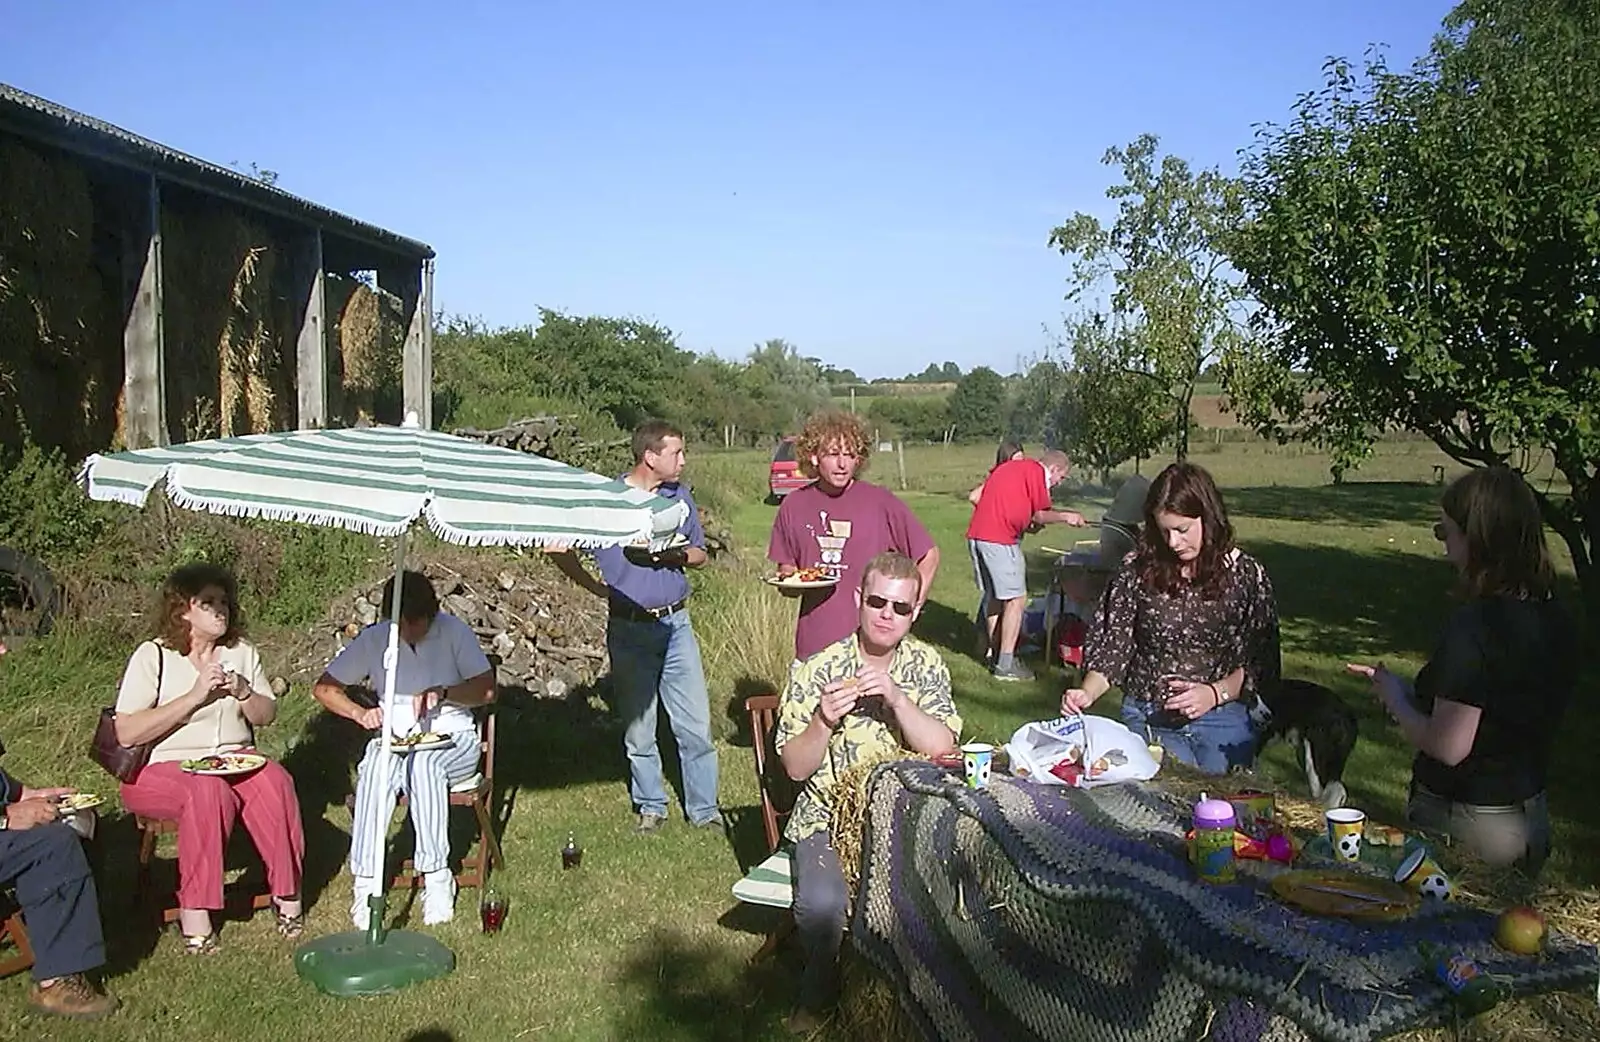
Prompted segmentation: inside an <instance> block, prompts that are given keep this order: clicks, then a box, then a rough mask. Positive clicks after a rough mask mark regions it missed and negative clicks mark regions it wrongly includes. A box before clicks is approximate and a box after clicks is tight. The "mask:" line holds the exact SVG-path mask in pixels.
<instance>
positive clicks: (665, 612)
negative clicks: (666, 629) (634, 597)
mask: <svg viewBox="0 0 1600 1042" xmlns="http://www.w3.org/2000/svg"><path fill="white" fill-rule="evenodd" d="M688 606H689V602H688V601H687V600H682V601H679V602H677V603H676V604H667V605H663V606H661V607H659V608H645V607H641V606H640V605H637V604H634V603H633V602H632V601H612V602H611V617H612V618H613V619H627V620H629V621H630V622H660V621H661V620H662V619H664V618H666V617H667V616H669V615H676V614H678V612H680V611H682V610H683V609H685V608H687V607H688Z"/></svg>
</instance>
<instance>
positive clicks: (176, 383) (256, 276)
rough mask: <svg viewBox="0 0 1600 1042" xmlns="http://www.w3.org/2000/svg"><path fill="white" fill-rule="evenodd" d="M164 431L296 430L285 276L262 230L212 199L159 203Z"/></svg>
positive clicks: (274, 245) (204, 434) (285, 267)
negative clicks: (167, 429) (165, 375)
mask: <svg viewBox="0 0 1600 1042" xmlns="http://www.w3.org/2000/svg"><path fill="white" fill-rule="evenodd" d="M161 229H162V237H163V249H162V261H163V269H162V275H163V288H164V298H165V300H164V306H165V315H164V318H163V321H164V330H165V350H166V370H167V410H168V425H169V428H170V429H171V434H172V436H173V437H175V438H181V439H183V440H186V441H188V440H193V439H196V438H209V437H217V436H219V435H220V436H228V435H238V434H253V433H260V432H263V431H271V430H283V429H286V428H289V427H292V426H294V421H295V410H296V407H297V404H298V403H297V402H296V400H295V394H294V382H295V373H294V360H293V352H289V351H286V349H285V345H286V344H289V343H291V342H292V337H291V335H290V331H289V327H290V325H291V324H292V321H293V317H292V308H291V306H290V298H291V297H292V296H293V293H292V292H290V289H291V287H289V286H288V285H286V284H287V283H288V281H289V276H290V272H289V269H290V267H291V266H290V265H289V264H287V263H286V262H285V261H286V258H285V255H284V252H283V249H282V246H281V244H280V243H279V242H278V241H277V239H276V238H275V236H274V235H273V233H272V232H271V230H270V229H268V228H267V227H265V226H264V225H262V224H261V223H259V222H257V221H254V220H251V219H249V218H247V217H245V216H244V215H243V214H242V213H240V212H239V211H237V210H235V209H234V208H232V207H230V206H228V205H226V204H223V203H220V202H218V201H216V200H212V199H205V198H199V197H193V196H188V195H183V194H180V193H172V194H170V195H169V196H167V197H164V199H163V206H162V213H161Z"/></svg>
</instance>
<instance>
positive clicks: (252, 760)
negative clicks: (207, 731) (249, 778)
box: [179, 753, 267, 778]
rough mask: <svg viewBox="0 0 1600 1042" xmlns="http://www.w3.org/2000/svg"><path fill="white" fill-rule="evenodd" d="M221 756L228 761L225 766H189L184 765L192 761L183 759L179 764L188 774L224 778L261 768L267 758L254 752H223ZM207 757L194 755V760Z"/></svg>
mask: <svg viewBox="0 0 1600 1042" xmlns="http://www.w3.org/2000/svg"><path fill="white" fill-rule="evenodd" d="M222 756H223V758H224V759H226V760H228V761H229V762H228V764H227V766H224V767H189V766H186V765H187V764H188V763H191V762H194V761H188V760H186V761H184V763H183V764H180V765H179V766H180V767H182V768H183V770H184V771H185V772H187V773H189V774H204V775H209V776H211V777H214V778H226V777H228V776H230V775H234V774H249V773H250V772H251V771H259V770H260V769H261V768H263V767H265V766H266V765H267V758H266V757H265V756H259V755H257V754H255V753H223V754H222ZM208 759H210V757H209V756H197V757H195V760H196V761H198V760H208Z"/></svg>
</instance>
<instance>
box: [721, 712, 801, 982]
mask: <svg viewBox="0 0 1600 1042" xmlns="http://www.w3.org/2000/svg"><path fill="white" fill-rule="evenodd" d="M778 704H779V703H778V696H777V695H751V696H750V697H749V698H747V699H745V700H744V708H745V711H746V712H748V713H749V714H750V737H751V745H752V746H753V748H754V750H755V756H756V780H757V782H758V783H759V785H760V787H761V824H762V827H763V828H764V830H765V831H766V836H767V849H768V850H769V851H770V853H769V854H768V855H767V858H766V860H764V861H762V862H761V863H760V864H758V865H756V866H755V867H754V868H752V869H751V870H750V871H749V873H747V874H746V875H745V877H744V878H743V879H741V880H739V882H737V883H735V884H734V886H733V896H734V897H736V898H738V899H739V900H740V901H743V902H744V903H745V904H753V905H763V906H765V907H767V908H778V909H782V915H781V917H780V918H779V920H778V922H777V924H776V925H775V926H773V928H772V929H771V930H769V931H768V932H767V939H766V941H765V942H764V943H763V944H762V945H761V947H760V949H758V950H757V951H756V953H755V954H754V955H752V956H751V957H750V961H751V962H760V961H761V960H762V959H765V958H766V957H767V956H769V955H771V954H772V953H773V952H775V951H777V949H778V945H780V944H782V943H783V941H784V939H785V938H786V937H788V936H789V934H791V933H793V932H794V912H793V908H794V881H793V879H794V876H793V864H792V858H791V852H790V849H789V848H788V847H787V846H785V845H784V844H783V824H784V822H786V821H787V820H788V819H789V812H790V810H791V809H792V808H793V806H794V796H795V785H794V783H793V782H792V781H790V780H789V778H788V776H787V775H785V774H784V773H783V765H782V763H781V762H780V761H779V759H778V756H777V753H776V752H775V751H774V750H773V748H772V742H773V737H774V735H775V733H776V732H777V728H778Z"/></svg>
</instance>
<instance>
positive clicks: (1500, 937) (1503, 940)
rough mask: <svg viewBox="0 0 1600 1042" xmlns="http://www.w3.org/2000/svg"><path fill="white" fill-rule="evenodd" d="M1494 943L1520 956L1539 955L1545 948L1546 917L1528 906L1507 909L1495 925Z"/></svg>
mask: <svg viewBox="0 0 1600 1042" xmlns="http://www.w3.org/2000/svg"><path fill="white" fill-rule="evenodd" d="M1494 943H1496V944H1498V945H1499V946H1500V947H1502V948H1504V949H1505V950H1506V951H1508V952H1516V953H1517V954H1518V955H1538V954H1539V952H1540V950H1541V949H1542V948H1543V947H1544V916H1542V915H1540V914H1539V913H1538V912H1536V911H1535V910H1533V909H1532V908H1529V907H1527V906H1526V905H1518V906H1517V907H1515V908H1507V909H1506V910H1505V911H1504V912H1501V913H1500V920H1499V922H1497V923H1495V928H1494Z"/></svg>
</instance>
